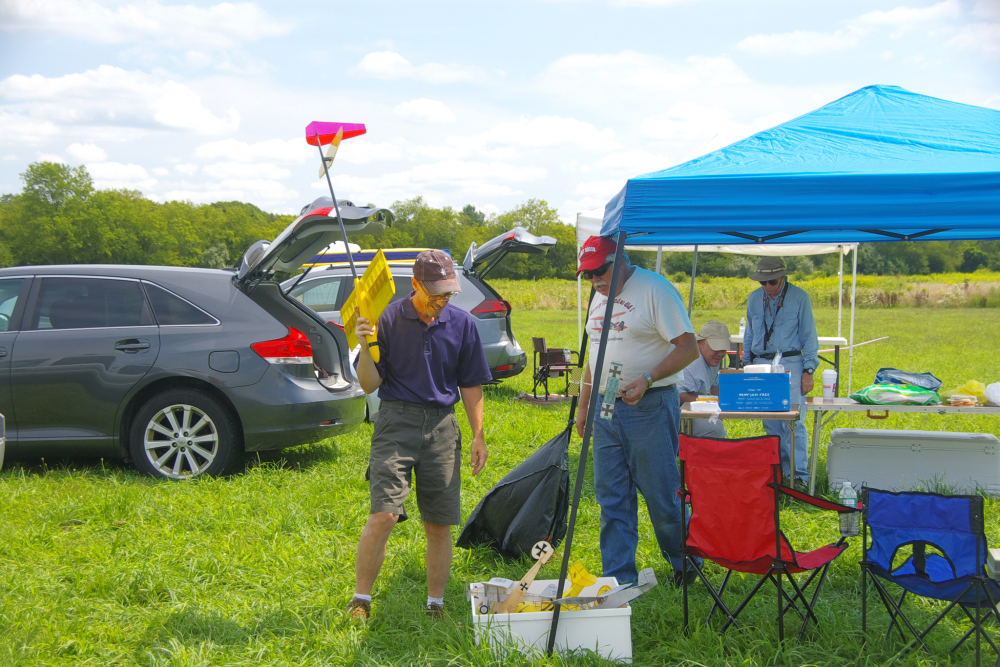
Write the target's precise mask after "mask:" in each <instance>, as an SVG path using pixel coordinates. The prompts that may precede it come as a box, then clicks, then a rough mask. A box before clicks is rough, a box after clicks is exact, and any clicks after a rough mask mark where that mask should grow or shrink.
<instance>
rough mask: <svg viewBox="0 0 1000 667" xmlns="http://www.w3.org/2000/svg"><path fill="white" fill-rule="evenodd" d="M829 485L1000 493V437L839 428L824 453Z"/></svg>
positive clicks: (834, 488) (831, 437) (941, 432)
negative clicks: (935, 488)
mask: <svg viewBox="0 0 1000 667" xmlns="http://www.w3.org/2000/svg"><path fill="white" fill-rule="evenodd" d="M826 470H827V473H828V474H829V476H830V488H831V490H833V491H834V492H837V491H838V490H839V489H840V487H841V485H842V484H843V483H844V482H845V481H850V482H851V485H852V486H853V487H855V488H856V489H860V488H861V484H862V483H864V484H867V485H868V486H870V487H872V488H875V489H885V490H888V491H904V490H914V489H924V490H934V487H935V486H936V485H938V484H941V485H944V486H947V487H950V488H951V489H953V490H955V491H957V492H969V493H972V492H975V491H976V489H977V488H979V489H983V490H985V491H987V492H988V493H992V494H997V495H1000V440H998V439H997V437H996V436H995V435H992V434H990V433H951V432H946V431H910V430H905V431H904V430H888V429H887V430H882V429H861V428H838V429H834V430H833V433H831V434H830V447H829V449H828V450H827V455H826Z"/></svg>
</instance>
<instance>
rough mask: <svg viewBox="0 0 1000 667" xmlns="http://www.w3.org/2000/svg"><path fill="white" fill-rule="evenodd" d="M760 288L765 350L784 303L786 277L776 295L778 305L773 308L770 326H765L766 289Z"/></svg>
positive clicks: (786, 287) (786, 290)
mask: <svg viewBox="0 0 1000 667" xmlns="http://www.w3.org/2000/svg"><path fill="white" fill-rule="evenodd" d="M760 290H761V291H762V292H763V293H764V304H763V305H764V308H763V312H762V313H761V316H762V317H763V319H764V351H765V352H766V351H767V343H768V341H770V340H771V334H773V333H774V325H775V324H777V323H778V312H779V311H781V307H782V306H783V305H785V293H786V292H788V278H785V286H784V287H782V288H781V294H779V295H778V299H777V301H778V305H777V307H775V309H774V319H772V320H771V326H770V327H768V326H767V311H769V310H770V308H769V307H768V301H769V300H770V297H769V296H768V295H767V290H765V289H764V288H763V287H761V288H760Z"/></svg>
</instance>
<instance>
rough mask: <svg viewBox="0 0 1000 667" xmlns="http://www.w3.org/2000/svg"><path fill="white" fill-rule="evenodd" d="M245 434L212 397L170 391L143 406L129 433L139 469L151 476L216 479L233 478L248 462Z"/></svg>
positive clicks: (188, 391)
mask: <svg viewBox="0 0 1000 667" xmlns="http://www.w3.org/2000/svg"><path fill="white" fill-rule="evenodd" d="M185 427H187V428H185ZM241 435H242V434H241V433H240V430H239V428H238V426H237V425H236V423H235V420H234V419H233V417H232V415H231V414H230V413H229V411H228V410H226V409H225V408H224V407H223V406H222V404H221V403H219V401H218V400H217V399H215V398H214V397H212V396H211V395H209V394H207V393H205V392H202V391H198V390H196V389H169V390H167V391H163V392H161V393H159V394H157V395H155V396H153V397H152V398H151V399H149V400H148V401H146V402H145V403H144V404H143V405H142V407H141V408H139V411H138V412H137V413H136V415H135V419H134V420H133V421H132V427H131V429H130V432H129V450H130V452H131V454H132V463H133V465H135V467H136V468H137V469H138V470H139V472H142V473H145V474H147V475H152V476H154V477H164V478H168V479H190V478H192V477H198V476H201V475H209V476H212V477H215V476H220V475H225V474H228V473H229V472H231V471H232V470H233V469H234V468H235V467H236V466H237V465H238V464H239V462H240V461H241V460H242V457H243V438H242V437H241Z"/></svg>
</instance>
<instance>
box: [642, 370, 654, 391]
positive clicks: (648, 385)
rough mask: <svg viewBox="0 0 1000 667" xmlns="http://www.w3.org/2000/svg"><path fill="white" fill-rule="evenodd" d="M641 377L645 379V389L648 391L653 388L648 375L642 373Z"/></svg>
mask: <svg viewBox="0 0 1000 667" xmlns="http://www.w3.org/2000/svg"><path fill="white" fill-rule="evenodd" d="M642 377H644V378H646V389H649V388H650V387H652V386H653V376H651V375H650V374H649V373H643V375H642Z"/></svg>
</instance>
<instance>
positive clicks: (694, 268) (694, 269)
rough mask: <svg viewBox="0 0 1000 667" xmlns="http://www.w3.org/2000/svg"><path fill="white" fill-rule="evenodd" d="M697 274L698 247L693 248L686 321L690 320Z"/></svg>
mask: <svg viewBox="0 0 1000 667" xmlns="http://www.w3.org/2000/svg"><path fill="white" fill-rule="evenodd" d="M696 273H698V246H695V247H694V261H692V262H691V293H690V294H689V295H688V319H689V320H690V319H691V309H692V308H693V307H694V275H695V274H696Z"/></svg>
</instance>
